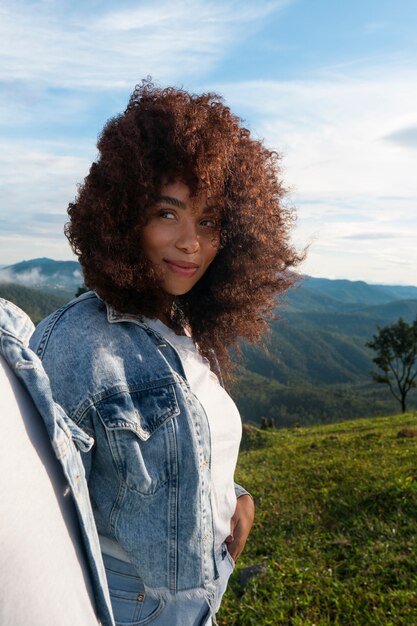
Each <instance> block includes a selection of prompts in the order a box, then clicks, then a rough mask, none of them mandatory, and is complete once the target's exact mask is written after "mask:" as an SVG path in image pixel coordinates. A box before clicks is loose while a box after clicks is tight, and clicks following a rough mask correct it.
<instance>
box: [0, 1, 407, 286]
mask: <svg viewBox="0 0 417 626" xmlns="http://www.w3.org/2000/svg"><path fill="white" fill-rule="evenodd" d="M0 55H1V63H0V143H1V150H0V190H1V193H0V264H9V263H14V262H17V261H20V260H22V259H28V258H34V257H39V256H49V257H51V258H55V259H71V258H73V256H72V253H71V250H70V248H69V246H68V244H67V242H66V239H65V238H64V236H63V234H62V228H63V224H64V223H65V221H66V207H67V205H68V202H69V201H71V200H72V199H73V198H74V196H75V194H76V188H77V183H78V182H80V181H82V179H83V178H84V176H85V175H86V173H87V171H88V168H89V165H90V163H91V161H92V160H93V159H94V158H95V156H96V147H95V143H96V140H97V135H98V133H99V132H100V129H101V128H102V126H103V124H104V122H105V121H106V120H107V119H108V118H109V117H110V116H112V115H114V114H116V113H118V112H120V111H122V110H123V109H124V108H125V105H126V102H127V100H128V97H129V94H130V92H131V90H132V89H133V87H134V85H135V83H137V82H139V81H140V79H141V78H143V77H145V76H147V75H152V76H153V78H154V79H155V80H156V81H157V82H159V83H161V84H162V85H170V84H173V85H182V86H184V87H185V88H187V89H189V90H192V91H197V92H198V91H203V90H208V89H210V90H215V91H218V92H220V93H222V94H223V95H224V96H225V98H226V101H227V102H228V104H230V106H231V108H232V109H233V110H234V111H235V112H236V113H238V114H239V115H241V116H242V117H243V118H244V120H245V124H246V125H247V126H248V127H249V128H250V129H251V131H252V132H253V133H254V135H255V136H257V137H262V138H264V139H265V143H266V144H267V145H268V146H270V147H271V148H274V149H277V150H278V151H279V152H280V153H281V154H282V156H283V160H282V164H283V168H284V176H285V180H286V182H287V185H288V186H289V187H290V189H291V196H290V199H289V202H291V204H293V205H294V206H296V207H297V210H298V222H297V225H296V228H295V231H294V238H295V241H296V242H297V245H298V246H300V247H304V246H306V245H308V246H309V254H308V256H307V260H306V262H305V264H304V266H303V268H302V271H304V272H305V273H309V274H312V275H314V276H326V277H329V278H350V279H354V280H357V279H363V280H367V281H370V282H379V283H392V284H394V283H395V284H417V269H416V268H417V246H416V241H417V174H416V170H417V167H416V157H417V106H416V103H417V2H416V1H415V0H399V1H397V2H392V1H389V2H388V1H386V0H385V1H383V0H379V1H376V0H362V1H360V0H350V2H343V3H342V2H340V3H338V2H335V1H334V0H332V1H330V0H329V1H327V0H316V1H314V2H313V0H272V1H268V0H258V2H256V3H255V2H254V1H253V0H252V1H248V0H239V1H235V0H221V1H220V0H215V1H213V0H206V1H203V0H183V1H178V2H173V1H172V0H171V1H169V0H165V1H160V0H153V1H151V2H149V1H146V2H145V1H142V0H136V1H133V0H130V1H129V0H119V1H117V2H116V0H107V1H101V0H92V1H90V2H88V1H86V2H80V1H77V0H72V1H71V2H70V1H69V0H68V1H66V2H65V1H63V0H61V1H59V0H40V1H30V0H26V1H23V0H0Z"/></svg>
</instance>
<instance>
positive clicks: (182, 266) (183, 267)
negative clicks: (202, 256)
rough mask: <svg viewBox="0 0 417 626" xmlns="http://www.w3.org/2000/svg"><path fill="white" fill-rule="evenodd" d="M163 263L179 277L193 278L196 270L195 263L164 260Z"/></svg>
mask: <svg viewBox="0 0 417 626" xmlns="http://www.w3.org/2000/svg"><path fill="white" fill-rule="evenodd" d="M164 263H166V265H167V266H168V268H169V269H170V270H171V271H172V272H174V274H179V275H180V276H186V277H188V276H193V275H194V274H195V273H196V271H197V270H198V265H196V263H189V262H188V261H180V262H175V261H168V260H167V259H164Z"/></svg>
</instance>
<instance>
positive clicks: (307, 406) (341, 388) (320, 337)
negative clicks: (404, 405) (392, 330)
mask: <svg viewBox="0 0 417 626" xmlns="http://www.w3.org/2000/svg"><path fill="white" fill-rule="evenodd" d="M6 269H7V276H8V278H10V276H20V279H21V280H24V281H27V280H30V277H32V279H33V280H35V281H37V282H36V284H37V285H41V287H39V286H38V288H36V289H34V288H29V287H25V286H23V285H22V284H11V283H3V284H1V271H0V297H4V298H6V299H9V300H11V301H12V302H14V303H16V304H17V305H18V306H20V307H21V308H22V309H24V310H25V311H26V312H27V313H28V314H29V315H30V317H31V318H32V319H33V321H34V322H35V323H36V322H38V321H39V320H40V319H42V317H44V316H45V315H47V314H48V313H50V312H51V311H53V310H54V309H56V308H58V307H59V306H61V305H62V304H63V303H64V302H66V301H68V300H70V299H71V298H72V297H74V295H75V293H76V291H77V288H78V287H79V286H80V285H81V283H82V276H81V274H80V272H79V265H78V264H77V263H75V262H72V261H63V262H58V261H53V260H51V259H34V260H32V261H25V262H22V263H18V264H16V265H14V266H10V267H9V268H6ZM3 270H4V268H3ZM3 270H2V271H3ZM3 275H4V276H5V275H6V274H3ZM65 285H66V287H64V286H65ZM400 316H402V317H403V318H404V319H405V320H406V321H408V322H410V321H412V320H413V319H415V318H416V316H417V287H414V286H410V287H406V286H387V285H368V284H367V283H365V282H363V281H357V282H352V281H347V280H328V279H323V278H311V277H304V279H303V280H301V281H300V283H299V285H298V287H296V288H295V289H293V290H292V291H291V292H290V293H289V294H287V296H286V298H285V301H284V302H282V303H280V305H279V306H278V307H277V318H278V319H276V320H275V321H274V322H273V323H272V325H271V331H270V333H269V334H268V335H267V336H266V337H265V338H264V347H263V348H261V347H252V346H243V359H242V361H241V363H240V365H239V366H238V368H237V370H236V377H235V381H234V382H233V383H232V393H233V396H234V397H235V399H236V401H237V404H238V406H239V409H240V411H241V413H242V416H243V418H244V420H245V421H250V422H253V423H258V424H259V423H260V420H261V419H262V418H267V419H268V420H269V421H270V423H273V424H274V425H276V426H285V425H293V424H296V423H299V424H311V423H317V422H321V423H326V422H333V421H337V420H342V419H348V418H352V419H353V418H355V417H359V416H366V415H374V414H376V415H378V414H382V415H383V414H388V413H393V412H395V411H397V410H398V405H397V403H396V401H395V400H394V399H393V398H392V397H391V395H390V393H389V391H388V388H387V387H385V386H382V385H377V384H376V383H373V382H372V380H371V377H370V371H371V370H372V369H374V366H373V363H372V353H371V351H370V350H369V348H367V347H366V345H365V344H366V342H367V341H369V340H370V339H371V338H372V335H373V334H374V333H375V332H376V328H377V326H378V325H380V326H384V325H387V324H391V323H393V322H394V321H396V320H397V319H398V318H399V317H400ZM409 399H410V402H409V408H413V407H416V406H417V392H414V394H410V396H409Z"/></svg>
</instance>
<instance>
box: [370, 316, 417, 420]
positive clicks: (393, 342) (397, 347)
mask: <svg viewBox="0 0 417 626" xmlns="http://www.w3.org/2000/svg"><path fill="white" fill-rule="evenodd" d="M377 329H378V333H377V334H376V335H374V336H373V339H372V341H369V342H368V343H367V344H366V345H367V346H368V347H369V348H372V350H374V351H375V352H376V357H375V358H374V359H373V362H374V363H375V364H376V365H377V366H378V367H379V369H380V370H381V371H382V374H381V373H379V372H372V378H373V379H374V380H375V381H376V382H377V383H384V384H386V385H388V386H389V388H390V391H391V393H392V395H393V396H394V398H395V399H396V400H398V402H399V403H400V404H401V411H402V412H403V413H405V411H406V398H407V394H408V392H409V391H410V389H412V388H415V387H417V380H416V379H417V318H416V319H415V320H414V322H413V323H412V324H407V322H405V321H404V320H403V319H402V317H400V319H399V320H398V322H396V323H395V324H391V325H389V326H384V327H383V328H381V327H380V326H378V327H377Z"/></svg>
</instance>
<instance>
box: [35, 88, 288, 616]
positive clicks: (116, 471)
mask: <svg viewBox="0 0 417 626" xmlns="http://www.w3.org/2000/svg"><path fill="white" fill-rule="evenodd" d="M98 147H99V151H100V157H99V159H98V161H97V162H96V163H93V165H92V167H91V169H90V173H89V174H88V176H87V178H86V179H85V181H84V184H83V185H82V186H81V187H80V191H79V194H78V197H77V199H76V201H75V202H73V203H71V204H70V206H69V209H68V213H69V216H70V222H69V224H68V225H67V228H66V234H67V236H68V238H69V240H70V243H71V245H72V247H73V249H74V251H75V252H76V253H77V254H78V255H79V258H80V262H81V265H82V267H83V270H84V276H85V282H86V285H87V286H88V287H90V288H91V289H92V290H94V291H91V292H89V293H87V294H84V295H82V296H80V297H79V298H78V299H76V300H75V301H73V302H71V303H69V304H68V305H66V306H65V307H63V308H62V309H60V310H59V311H57V312H56V313H54V314H53V315H51V316H50V317H49V318H47V319H46V320H44V321H42V322H41V323H40V324H39V326H38V327H37V329H36V331H35V333H34V335H33V337H32V342H31V345H32V347H33V348H34V349H35V350H36V352H37V353H38V355H39V356H40V358H41V359H42V360H43V363H44V366H45V369H46V370H47V372H48V373H49V375H50V378H51V385H52V389H53V392H54V395H55V397H56V400H57V401H58V402H59V404H60V405H61V406H62V407H64V409H65V411H66V413H67V414H68V415H69V416H70V418H71V419H72V420H73V421H74V422H76V423H77V425H78V426H79V427H81V428H82V429H84V430H85V431H86V432H87V433H88V434H89V435H90V436H92V437H94V439H95V446H94V448H93V449H92V451H89V452H88V453H85V454H84V455H83V456H84V465H85V468H86V473H87V477H88V484H89V490H90V495H91V501H92V506H93V510H94V513H95V521H96V524H97V530H98V532H99V536H100V543H101V548H102V553H103V560H104V564H105V567H106V573H107V580H108V584H109V590H110V596H111V599H112V606H113V611H114V614H115V620H116V624H123V625H124V626H126V625H129V624H131V625H133V624H135V625H139V624H151V625H153V626H202V625H203V624H204V625H208V624H210V623H211V618H214V619H215V613H216V611H217V610H218V608H219V606H220V602H221V599H222V595H223V593H224V591H225V589H226V586H227V582H228V578H229V576H230V574H231V572H232V570H233V567H234V562H235V561H236V559H237V558H238V557H239V555H240V553H241V552H242V550H243V548H244V546H245V543H246V540H247V537H248V535H249V532H250V529H251V526H252V523H253V518H254V505H253V500H252V497H251V496H250V495H249V494H248V493H247V492H246V491H245V489H243V488H242V487H240V486H239V485H235V484H234V479H233V476H234V471H235V466H236V462H237V456H238V450H239V442H240V438H241V432H242V428H241V421H240V416H239V412H238V410H237V407H236V405H235V404H234V402H233V400H232V399H231V398H230V396H229V395H228V393H227V392H226V390H225V388H224V387H223V385H222V377H221V373H220V369H219V361H220V362H221V364H223V366H224V368H225V369H226V370H227V369H228V368H230V355H229V349H230V348H231V347H233V346H235V347H236V346H237V345H238V342H239V340H240V338H245V339H248V340H250V341H256V340H257V339H258V338H259V336H260V334H261V332H262V331H263V330H264V329H265V328H266V326H267V319H268V316H270V315H271V314H272V310H273V308H274V307H275V305H276V296H277V294H279V293H280V292H283V291H284V290H285V289H286V288H287V287H288V286H289V285H290V284H291V283H292V281H293V275H292V274H291V273H290V271H289V268H290V266H291V265H295V264H296V263H297V262H298V260H299V257H298V255H297V253H296V252H295V250H294V249H293V248H292V246H291V245H290V243H289V228H290V226H291V220H292V215H291V212H290V211H289V210H288V209H286V208H285V207H284V206H283V204H282V197H283V195H284V187H283V185H282V182H281V180H280V177H279V169H278V167H277V156H276V155H275V154H274V153H272V152H270V151H269V150H267V149H266V148H265V147H264V146H263V144H262V143H261V142H260V141H256V140H254V139H252V138H251V136H250V134H249V132H248V131H247V130H246V129H245V128H243V127H242V126H241V122H240V120H239V118H237V117H236V116H234V115H233V114H232V113H231V112H230V110H229V109H228V108H227V107H226V106H225V105H224V103H223V102H222V99H221V98H220V97H219V96H217V95H215V94H203V95H192V94H189V93H187V92H185V91H183V90H180V89H172V88H169V89H158V88H156V87H155V86H154V85H153V84H152V83H149V82H146V81H145V82H144V83H143V84H142V85H141V86H139V87H138V88H137V89H136V90H135V92H134V93H133V95H132V97H131V99H130V102H129V105H128V107H127V109H126V111H125V112H124V113H123V114H122V115H119V116H117V117H115V118H113V119H111V120H110V121H109V122H108V123H107V125H106V126H105V128H104V130H103V132H102V134H101V137H100V140H99V143H98Z"/></svg>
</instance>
